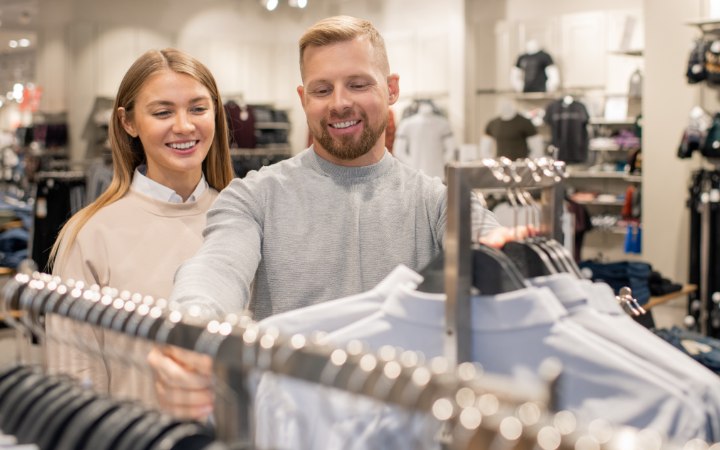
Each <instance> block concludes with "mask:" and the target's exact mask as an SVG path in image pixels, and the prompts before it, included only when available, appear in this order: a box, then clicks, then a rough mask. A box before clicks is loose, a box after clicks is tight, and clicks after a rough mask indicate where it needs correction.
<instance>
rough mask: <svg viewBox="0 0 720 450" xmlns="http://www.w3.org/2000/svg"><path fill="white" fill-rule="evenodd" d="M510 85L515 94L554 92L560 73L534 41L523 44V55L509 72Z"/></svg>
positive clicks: (557, 85) (550, 58)
mask: <svg viewBox="0 0 720 450" xmlns="http://www.w3.org/2000/svg"><path fill="white" fill-rule="evenodd" d="M510 85H511V86H512V88H513V90H515V92H554V91H556V90H557V89H558V87H559V86H560V71H559V70H558V68H557V66H556V65H555V63H554V62H553V59H552V57H551V56H550V55H549V54H548V53H547V52H545V51H544V50H542V48H541V47H540V44H539V43H538V41H536V40H535V39H530V40H528V41H527V42H526V43H525V53H523V54H522V55H520V56H519V57H518V60H517V62H516V64H515V66H514V67H513V68H512V69H511V70H510Z"/></svg>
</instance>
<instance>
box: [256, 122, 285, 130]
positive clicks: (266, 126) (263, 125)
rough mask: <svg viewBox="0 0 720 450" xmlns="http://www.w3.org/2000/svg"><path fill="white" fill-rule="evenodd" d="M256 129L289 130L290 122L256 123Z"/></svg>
mask: <svg viewBox="0 0 720 450" xmlns="http://www.w3.org/2000/svg"><path fill="white" fill-rule="evenodd" d="M255 128H262V129H265V130H289V129H290V124H289V123H288V122H255Z"/></svg>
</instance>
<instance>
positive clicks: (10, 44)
mask: <svg viewBox="0 0 720 450" xmlns="http://www.w3.org/2000/svg"><path fill="white" fill-rule="evenodd" d="M8 45H9V46H10V48H16V47H17V46H18V41H16V40H15V39H10V42H8Z"/></svg>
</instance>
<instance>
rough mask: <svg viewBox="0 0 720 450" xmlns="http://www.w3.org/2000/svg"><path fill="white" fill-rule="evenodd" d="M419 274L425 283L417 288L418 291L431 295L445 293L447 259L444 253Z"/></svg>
mask: <svg viewBox="0 0 720 450" xmlns="http://www.w3.org/2000/svg"><path fill="white" fill-rule="evenodd" d="M419 273H420V275H422V277H423V281H422V283H420V284H419V285H418V287H417V288H416V289H417V290H418V291H420V292H426V293H429V294H443V293H445V258H444V256H443V254H442V253H440V254H439V255H438V256H436V257H435V258H433V259H432V261H430V262H429V263H428V264H427V265H426V266H425V267H423V268H422V270H420V272H419Z"/></svg>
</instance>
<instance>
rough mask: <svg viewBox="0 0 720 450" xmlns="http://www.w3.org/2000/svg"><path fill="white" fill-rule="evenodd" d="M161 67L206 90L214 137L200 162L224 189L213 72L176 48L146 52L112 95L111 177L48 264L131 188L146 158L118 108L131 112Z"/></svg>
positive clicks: (221, 119) (225, 153)
mask: <svg viewBox="0 0 720 450" xmlns="http://www.w3.org/2000/svg"><path fill="white" fill-rule="evenodd" d="M162 70H171V71H173V72H176V73H179V74H184V75H188V76H190V77H192V78H194V79H195V80H197V81H199V82H200V83H201V84H202V85H203V86H205V87H206V88H207V90H208V91H209V92H210V96H211V97H212V100H213V103H214V108H215V137H214V139H213V142H212V145H211V146H210V150H209V151H208V154H207V156H206V157H205V160H204V161H203V163H202V171H203V174H204V175H205V179H206V180H207V182H208V184H209V185H210V186H212V187H213V188H215V189H216V190H217V191H220V190H222V189H223V188H224V187H225V186H227V185H228V184H229V183H230V181H231V180H232V178H233V169H232V161H231V159H230V146H229V143H228V126H227V122H226V119H225V109H224V108H223V103H222V99H221V98H220V93H219V91H218V88H217V83H216V82H215V78H214V77H213V75H212V73H210V71H209V70H208V68H207V67H205V65H203V64H202V63H201V62H200V61H198V60H197V59H195V58H193V57H192V56H190V55H188V54H187V53H184V52H182V51H180V50H176V49H172V48H166V49H163V50H150V51H147V52H145V53H144V54H143V55H142V56H140V57H139V58H138V59H137V60H136V61H135V62H134V63H133V65H132V66H130V69H128V71H127V72H126V73H125V76H124V77H123V79H122V81H121V82H120V88H119V89H118V93H117V96H116V97H115V103H114V105H113V110H112V117H111V119H110V128H109V134H110V136H109V137H110V150H111V152H112V161H113V177H112V181H111V182H110V185H109V186H108V188H107V189H106V190H105V192H103V193H102V194H101V195H100V196H99V197H98V198H97V199H96V200H95V201H94V202H92V203H91V204H89V205H88V206H86V207H85V208H83V209H81V210H80V211H78V212H77V213H76V214H75V215H73V216H72V217H71V218H70V219H69V220H68V222H67V223H66V224H65V225H64V226H63V228H62V229H61V230H60V233H59V234H58V237H57V239H56V240H55V243H54V244H53V247H52V250H51V251H50V258H49V262H48V266H49V267H48V269H50V267H51V266H52V265H53V264H54V263H55V258H56V257H57V255H58V251H59V250H60V248H61V247H62V248H66V249H70V248H71V247H72V245H73V243H74V242H75V239H76V238H77V235H78V233H79V232H80V230H81V229H82V227H83V226H84V225H85V224H86V223H87V221H88V220H90V218H91V217H92V216H93V215H94V214H95V213H97V212H98V211H99V210H100V209H101V208H103V207H105V206H107V205H109V204H111V203H113V202H116V201H117V200H119V199H120V198H122V197H123V196H124V195H125V194H126V193H127V191H128V190H129V189H130V184H131V183H132V177H133V173H134V172H135V169H136V168H137V167H138V166H139V165H140V164H143V163H144V162H145V152H144V150H143V147H142V143H141V142H140V139H139V138H133V137H132V136H130V135H129V134H128V133H127V132H126V131H125V129H124V128H123V126H122V123H121V117H120V114H119V113H118V108H124V109H125V111H126V114H128V116H129V117H132V114H133V108H134V106H135V100H136V99H137V96H138V94H139V92H140V90H141V89H142V87H143V86H144V84H145V82H146V81H147V80H148V79H149V78H150V77H151V76H152V75H154V74H155V73H157V72H160V71H162ZM138 226H140V224H138Z"/></svg>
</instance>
